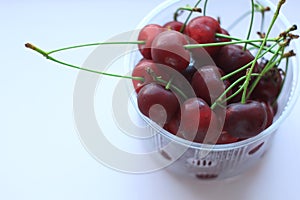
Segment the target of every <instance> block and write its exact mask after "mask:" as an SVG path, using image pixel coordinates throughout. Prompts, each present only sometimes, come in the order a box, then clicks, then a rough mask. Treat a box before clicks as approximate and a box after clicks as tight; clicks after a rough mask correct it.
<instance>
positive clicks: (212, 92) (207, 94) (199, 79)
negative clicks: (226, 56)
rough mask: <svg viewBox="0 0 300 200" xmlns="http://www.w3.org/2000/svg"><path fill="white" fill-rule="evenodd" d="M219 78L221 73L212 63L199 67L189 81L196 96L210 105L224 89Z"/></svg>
mask: <svg viewBox="0 0 300 200" xmlns="http://www.w3.org/2000/svg"><path fill="white" fill-rule="evenodd" d="M220 78H221V74H220V69H219V68H218V67H216V66H213V65H208V66H203V67H200V68H199V69H198V70H197V71H196V72H195V74H194V76H193V78H192V81H191V85H192V87H193V89H194V91H195V94H196V96H197V97H199V98H202V99H203V100H204V101H205V102H206V103H207V104H209V105H211V104H212V103H213V102H215V100H217V98H218V97H219V96H220V95H221V94H222V93H223V92H224V91H225V89H226V86H225V84H224V82H223V81H222V80H220Z"/></svg>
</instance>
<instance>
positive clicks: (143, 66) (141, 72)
mask: <svg viewBox="0 0 300 200" xmlns="http://www.w3.org/2000/svg"><path fill="white" fill-rule="evenodd" d="M149 70H151V71H152V72H154V73H155V75H157V76H162V72H161V70H159V69H158V67H157V66H156V64H155V63H154V62H153V61H152V60H147V59H142V60H141V61H140V62H138V64H137V65H136V66H135V68H134V69H133V71H132V76H133V77H142V78H144V81H140V80H134V79H132V83H133V87H134V89H135V91H136V93H138V92H139V91H140V89H141V88H142V87H143V86H145V85H147V84H149V83H151V82H154V81H155V80H154V79H153V77H152V76H151V74H150V73H149Z"/></svg>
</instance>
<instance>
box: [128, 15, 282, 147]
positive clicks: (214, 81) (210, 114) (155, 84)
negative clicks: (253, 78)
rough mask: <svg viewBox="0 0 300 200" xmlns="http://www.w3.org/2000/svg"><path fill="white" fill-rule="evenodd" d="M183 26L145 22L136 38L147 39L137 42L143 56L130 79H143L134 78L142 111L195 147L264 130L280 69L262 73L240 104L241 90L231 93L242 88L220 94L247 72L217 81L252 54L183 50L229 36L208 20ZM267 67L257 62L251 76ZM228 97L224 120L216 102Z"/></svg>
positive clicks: (238, 49) (233, 48)
mask: <svg viewBox="0 0 300 200" xmlns="http://www.w3.org/2000/svg"><path fill="white" fill-rule="evenodd" d="M183 26H184V24H183V23H181V22H179V21H171V22H168V23H167V24H165V25H163V26H161V25H158V24H148V25H146V26H145V27H143V28H142V29H141V31H140V32H139V36H138V40H141V41H145V43H144V44H139V50H140V53H141V54H142V56H143V58H142V60H140V62H138V63H137V64H136V66H135V68H134V70H133V72H132V75H133V77H142V78H143V79H142V80H139V79H136V80H133V85H134V88H135V90H136V92H137V103H138V108H139V110H140V111H141V113H142V114H144V115H145V116H147V117H149V118H151V119H152V120H153V121H154V122H156V123H157V124H159V125H160V126H161V127H163V128H164V129H165V130H167V131H169V132H170V133H172V134H175V135H177V136H179V137H182V138H184V139H187V140H192V141H194V142H199V143H202V142H203V141H204V139H205V138H206V139H205V141H206V142H208V143H210V142H214V141H215V142H216V143H217V144H226V143H233V142H237V141H240V140H244V139H247V138H250V137H253V136H256V135H257V134H259V133H260V132H262V131H263V130H265V129H266V128H268V127H269V126H270V125H271V124H272V123H273V117H274V115H275V113H276V105H277V103H276V101H277V98H278V95H279V93H280V91H281V88H282V84H283V73H282V71H281V70H280V69H279V68H277V67H273V68H272V69H271V70H269V71H268V72H267V73H265V74H264V76H263V77H262V78H261V79H260V81H259V83H258V84H257V86H256V87H255V89H254V90H253V91H252V93H251V94H250V96H249V97H248V98H247V100H246V102H241V98H242V92H239V93H238V94H236V95H232V94H235V93H236V91H237V90H238V89H239V85H240V84H236V86H235V87H233V88H232V89H231V90H229V91H226V95H224V91H225V90H226V88H228V87H229V86H230V85H231V84H232V83H235V82H237V81H239V79H241V78H242V77H243V76H245V75H246V73H247V69H245V70H240V71H239V72H237V73H235V74H234V75H233V76H230V77H229V78H228V79H226V80H221V77H222V76H224V75H227V74H229V73H232V72H234V71H236V70H238V69H239V68H241V67H243V66H245V65H246V64H248V63H249V62H251V61H253V60H254V58H255V56H254V55H253V54H252V53H251V52H250V51H249V50H247V49H244V45H238V44H228V45H223V46H209V47H204V49H203V48H195V49H186V48H185V47H184V46H185V45H188V44H207V43H216V42H227V41H231V40H230V39H228V38H225V37H217V36H216V34H217V33H220V34H224V35H229V33H228V32H227V31H226V30H225V29H223V28H222V27H221V26H220V23H219V22H218V21H217V20H216V19H214V18H212V17H209V16H198V17H195V18H193V19H191V20H190V21H189V23H188V24H186V26H185V28H184V31H182V30H181V28H182V27H183ZM182 32H183V33H182ZM208 57H210V58H208ZM208 59H211V60H212V62H209V61H207V60H208ZM213 63H215V64H213ZM267 63H268V60H266V59H260V60H259V61H258V62H257V63H255V67H254V68H253V72H252V73H260V72H261V71H262V70H263V69H264V67H265V66H266V64H267ZM167 68H170V69H171V70H170V69H169V70H166V69H167ZM172 70H174V71H176V72H177V73H179V74H181V75H182V77H183V79H184V80H183V79H180V78H178V77H179V76H177V75H175V74H176V73H171V74H170V72H172ZM241 83H242V82H241ZM185 84H189V85H190V87H191V88H192V89H193V92H194V95H191V94H187V93H189V92H186V88H187V87H186V86H183V85H185ZM231 95H232V98H228V99H226V101H225V102H223V105H225V108H223V110H224V113H223V114H224V115H223V116H222V113H221V114H220V113H218V108H220V107H221V106H222V105H219V104H218V102H219V101H220V97H221V96H223V99H224V98H226V97H230V96H231ZM221 99H222V98H221ZM221 110H222V109H221ZM195 119H198V120H195ZM195 127H196V129H195Z"/></svg>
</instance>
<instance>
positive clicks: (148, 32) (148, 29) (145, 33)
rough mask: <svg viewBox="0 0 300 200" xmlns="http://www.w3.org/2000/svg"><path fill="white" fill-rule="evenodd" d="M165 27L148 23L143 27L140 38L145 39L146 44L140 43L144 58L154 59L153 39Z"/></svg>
mask: <svg viewBox="0 0 300 200" xmlns="http://www.w3.org/2000/svg"><path fill="white" fill-rule="evenodd" d="M164 30H165V29H164V28H163V27H162V26H160V25H158V24H148V25H146V26H145V27H143V28H142V29H141V30H140V32H139V35H138V40H140V41H145V44H139V45H138V47H139V50H140V52H141V54H142V55H143V57H144V58H146V59H152V56H151V44H152V41H153V39H154V38H155V37H156V36H157V35H158V34H159V33H161V32H163V31H164Z"/></svg>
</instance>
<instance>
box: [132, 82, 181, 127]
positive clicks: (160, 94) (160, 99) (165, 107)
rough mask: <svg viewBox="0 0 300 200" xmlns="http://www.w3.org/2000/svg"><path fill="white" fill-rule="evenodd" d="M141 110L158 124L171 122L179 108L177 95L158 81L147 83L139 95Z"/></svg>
mask: <svg viewBox="0 0 300 200" xmlns="http://www.w3.org/2000/svg"><path fill="white" fill-rule="evenodd" d="M137 103H138V107H139V110H140V111H141V113H143V114H144V115H145V116H147V117H149V118H150V119H152V120H153V121H154V122H156V123H157V124H159V125H161V126H162V127H163V125H164V124H165V123H167V122H169V121H170V120H171V119H172V117H173V116H174V114H175V113H176V112H177V110H178V109H179V103H178V100H177V97H176V96H175V95H174V93H172V92H171V91H170V90H166V89H165V88H164V87H163V86H161V85H158V84H156V83H150V84H148V85H145V86H144V87H143V88H142V89H141V90H140V91H139V93H138V95H137Z"/></svg>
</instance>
